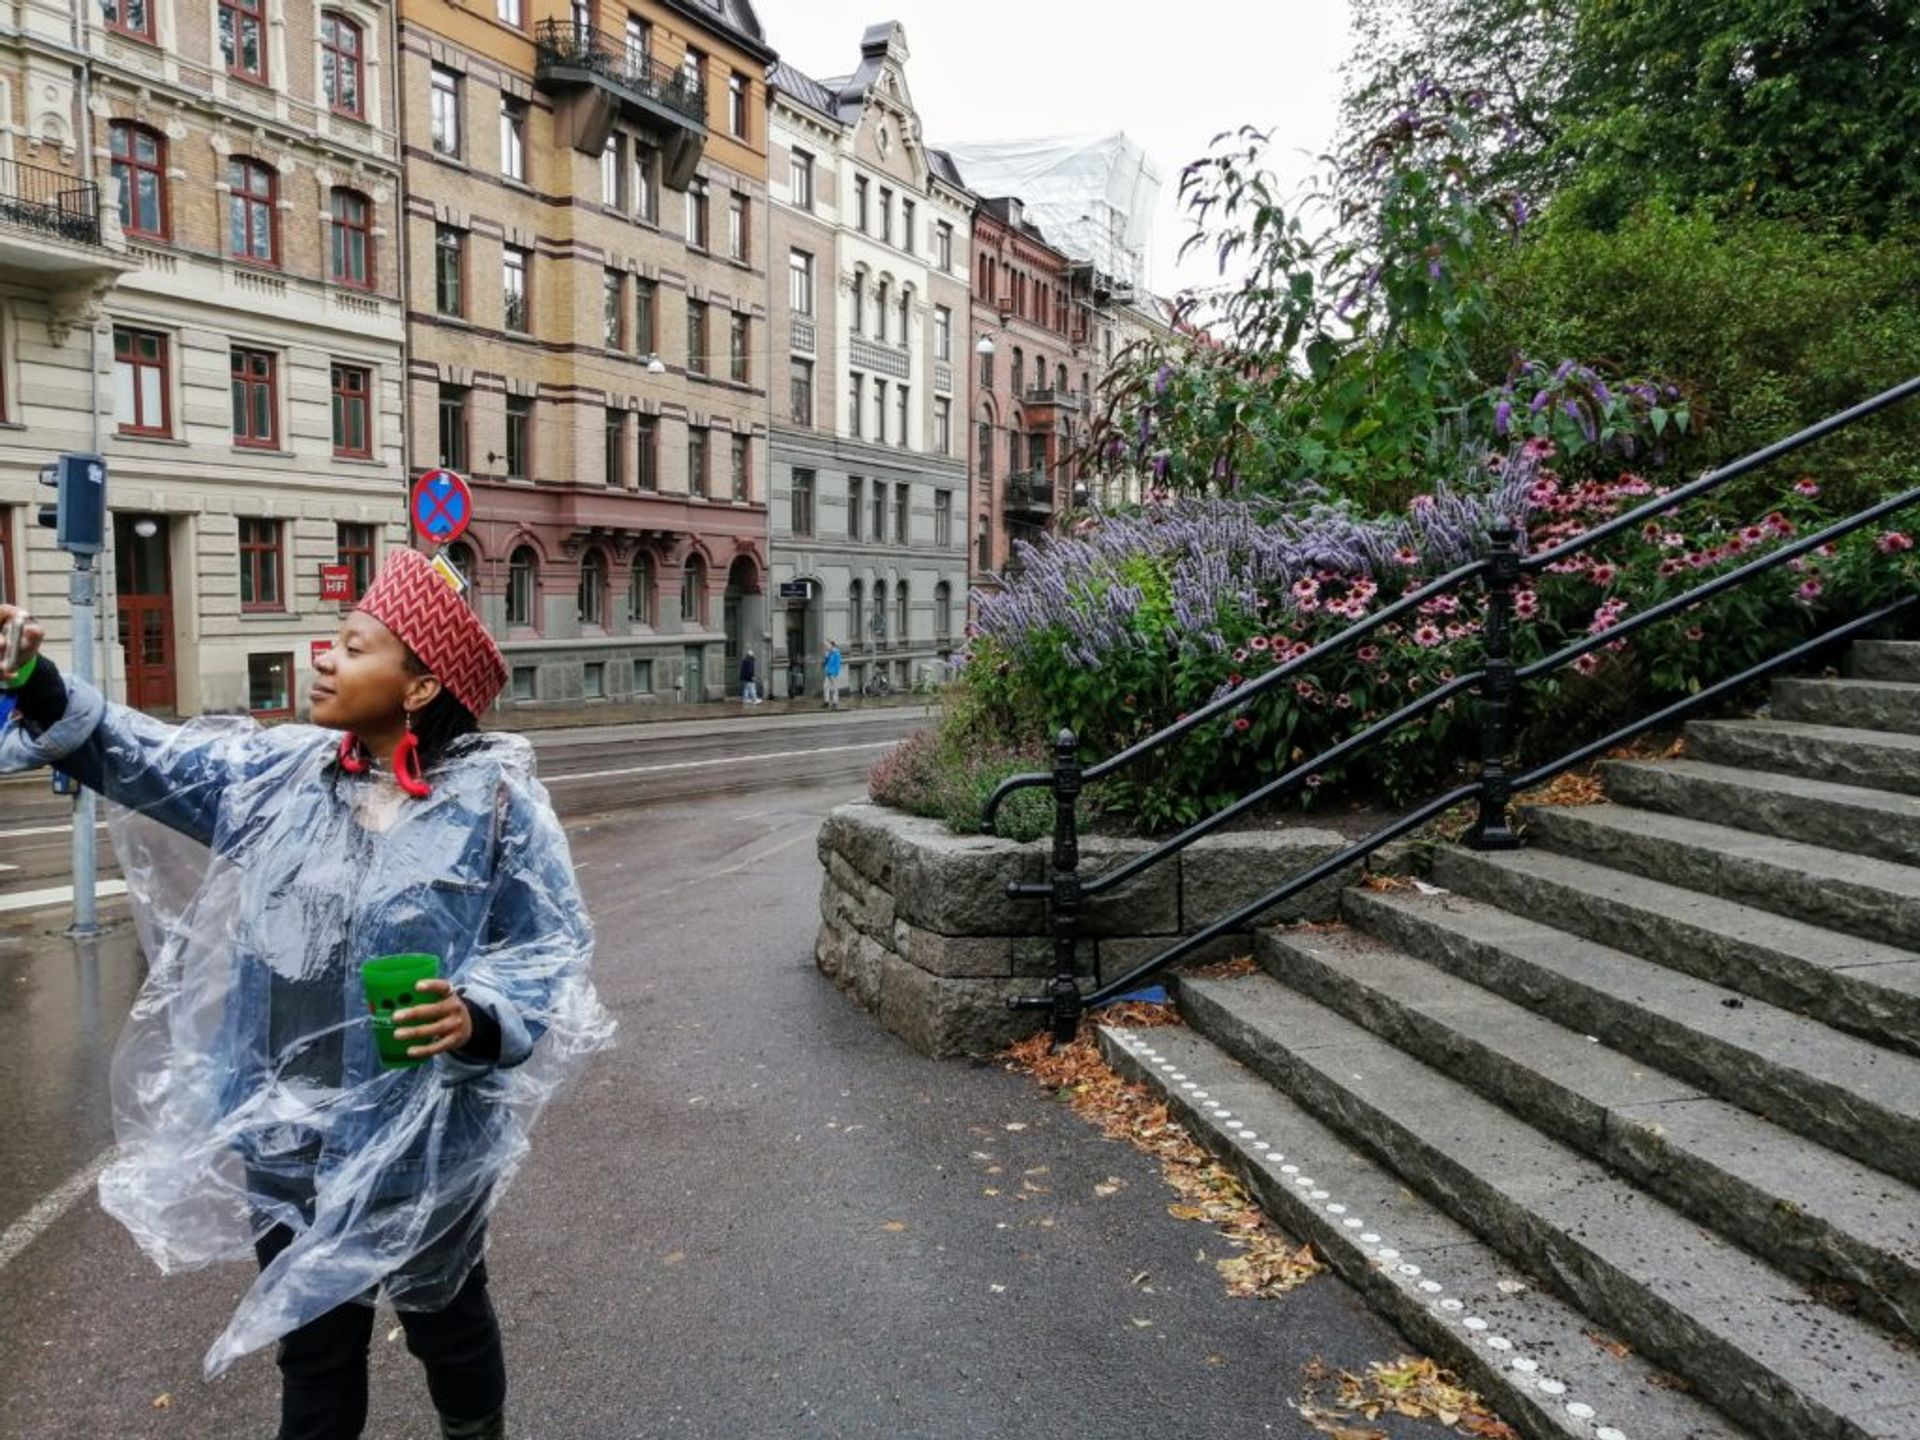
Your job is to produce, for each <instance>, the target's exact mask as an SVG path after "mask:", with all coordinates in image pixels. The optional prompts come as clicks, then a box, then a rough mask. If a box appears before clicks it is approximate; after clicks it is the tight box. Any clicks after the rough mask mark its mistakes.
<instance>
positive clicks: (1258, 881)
mask: <svg viewBox="0 0 1920 1440" xmlns="http://www.w3.org/2000/svg"><path fill="white" fill-rule="evenodd" d="M1345 843H1346V842H1345V841H1344V840H1342V838H1341V837H1340V836H1339V835H1337V834H1335V833H1334V832H1333V831H1330V830H1316V829H1306V828H1299V829H1286V830H1271V831H1242V832H1235V833H1233V834H1226V835H1211V836H1208V837H1207V838H1205V839H1203V840H1200V841H1196V842H1195V843H1194V844H1193V845H1191V846H1189V847H1188V848H1187V849H1186V850H1185V851H1183V852H1181V853H1180V854H1179V855H1177V856H1175V857H1173V858H1170V859H1168V860H1165V861H1162V862H1161V863H1160V864H1159V865H1157V866H1155V867H1154V868H1153V869H1151V870H1149V871H1147V872H1146V873H1145V874H1143V875H1140V876H1138V877H1136V878H1135V879H1133V880H1130V881H1129V882H1127V883H1126V884H1125V885H1123V886H1121V887H1119V888H1118V889H1116V890H1115V891H1113V892H1112V893H1111V894H1108V895H1102V896H1099V897H1097V898H1095V899H1093V900H1091V901H1090V902H1089V903H1088V905H1087V908H1086V910H1085V911H1084V912H1083V915H1082V921H1081V936H1082V938H1081V941H1080V963H1081V965H1082V966H1083V973H1086V974H1088V975H1091V974H1093V973H1094V970H1095V967H1096V966H1098V969H1099V973H1100V974H1101V975H1102V976H1103V977H1105V978H1109V979H1111V978H1112V977H1114V976H1116V975H1120V974H1123V973H1125V971H1126V970H1127V969H1128V968H1129V967H1131V966H1133V965H1137V964H1139V963H1141V962H1142V961H1145V960H1148V959H1151V958H1152V957H1153V956H1154V955H1156V954H1158V953H1159V952H1160V951H1162V950H1164V949H1165V948H1166V947H1167V946H1168V945H1170V944H1172V943H1173V941H1174V940H1176V939H1177V938H1179V937H1180V936H1182V935H1190V934H1194V933H1195V932H1197V931H1199V930H1202V929H1204V928H1206V927H1207V926H1208V925H1210V924H1212V923H1213V922H1214V921H1216V920H1218V919H1220V918H1221V917H1222V916H1224V915H1226V914H1228V913H1230V912H1231V911H1233V910H1234V909H1236V908H1238V907H1239V906H1241V905H1244V904H1246V903H1247V902H1248V901H1250V900H1253V899H1255V898H1256V897H1258V896H1259V895H1262V894H1264V893H1265V892H1267V891H1268V890H1271V889H1273V888H1274V887H1275V886H1276V885H1279V884H1281V883H1282V882H1283V881H1284V880H1285V879H1286V878H1287V877H1288V876H1290V875H1293V874H1296V873H1298V872H1299V871H1300V870H1303V869H1305V868H1307V867H1308V866H1310V865H1313V864H1315V863H1317V862H1318V861H1320V860H1323V859H1325V858H1326V857H1327V856H1329V855H1331V854H1334V853H1336V852H1337V851H1339V850H1340V849H1341V848H1343V846H1344V845H1345ZM1080 848H1081V862H1080V870H1081V875H1082V876H1083V878H1085V879H1088V880H1091V879H1093V878H1094V877H1096V876H1097V875H1099V874H1101V873H1102V872H1104V871H1106V870H1109V869H1111V868H1113V867H1114V866H1116V865H1120V864H1124V863H1125V862H1126V861H1127V860H1128V859H1130V858H1131V857H1132V856H1134V855H1137V854H1139V853H1140V852H1141V851H1143V850H1145V849H1147V848H1149V846H1148V844H1147V842H1145V841H1140V840H1118V839H1109V838H1094V839H1088V840H1085V841H1083V842H1082V843H1081V847H1080ZM819 850H820V863H821V867H822V869H823V871H824V872H825V873H824V875H823V878H822V883H821V890H820V933H819V937H818V939H817V940H816V942H815V945H814V960H815V962H816V963H817V964H818V965H819V967H820V969H821V971H822V972H823V973H824V974H826V975H827V976H828V977H829V978H830V979H832V980H833V981H834V982H835V983H836V984H837V985H839V986H840V988H841V989H843V990H845V991H846V992H847V993H848V994H849V995H851V996H852V997H853V998H854V999H855V1000H856V1001H857V1002H858V1003H859V1004H860V1005H862V1006H863V1007H865V1008H866V1009H868V1010H870V1011H872V1012H874V1013H875V1014H876V1015H878V1016H879V1018H880V1023H881V1024H883V1025H884V1026H886V1028H887V1029H889V1030H891V1031H892V1032H893V1033H894V1034H896V1035H899V1036H900V1037H901V1038H902V1039H904V1040H906V1041H907V1042H908V1043H909V1044H910V1045H912V1046H913V1047H914V1048H915V1049H916V1050H919V1051H921V1052H922V1053H923V1054H927V1055H962V1054H984V1053H988V1052H991V1051H994V1050H998V1049H1000V1048H1001V1047H1003V1046H1005V1045H1007V1044H1008V1043H1010V1042H1012V1041H1014V1040H1018V1039H1020V1038H1021V1037H1023V1036H1025V1035H1030V1034H1032V1033H1034V1032H1035V1031H1037V1030H1038V1029H1040V1028H1041V1026H1042V1025H1043V1024H1044V1023H1045V1017H1044V1014H1043V1013H1042V1012H1038V1011H1022V1012H1012V1011H1009V1010H1008V1009H1007V1003H1006V1002H1007V1000H1008V998H1009V997H1011V996H1015V995H1032V994H1038V993H1040V992H1041V991H1042V990H1043V989H1044V984H1043V983H1042V982H1043V981H1044V978H1045V977H1046V976H1049V975H1051V974H1052V973H1053V947H1052V943H1051V941H1050V940H1049V939H1048V936H1047V928H1046V918H1047V911H1046V902H1045V901H1044V900H1015V899H1010V898H1008V896H1007V884H1008V882H1009V881H1016V880H1017V881H1023V882H1039V881H1043V880H1045V879H1046V878H1047V863H1048V856H1049V854H1050V852H1051V842H1050V841H1046V840H1039V841H1033V842H1031V843H1028V844H1016V843H1014V842H1012V841H1008V840H997V839H994V838H992V837H990V836H984V835H955V834H953V833H952V832H950V831H949V830H948V829H947V828H946V827H945V826H944V825H942V824H941V823H940V822H939V821H937V820H925V819H920V818H918V817H916V816H912V815H904V814H901V813H900V812H899V811H896V810H889V809H887V808H886V807H884V806H881V805H875V804H872V803H870V802H864V801H863V802H859V803H856V804H851V805H843V806H841V807H839V808H838V809H837V810H835V811H834V812H833V813H832V815H830V816H829V817H828V818H827V822H826V824H825V825H823V826H822V827H821V829H820V837H819ZM1350 878H1351V877H1350V876H1345V875H1342V876H1335V877H1333V878H1332V879H1329V880H1326V881H1323V882H1322V883H1320V884H1318V885H1316V886H1314V887H1312V888H1311V889H1309V890H1307V891H1305V892H1304V893H1302V894H1300V895H1297V896H1295V897H1294V899H1293V900H1292V901H1290V902H1288V903H1287V904H1286V905H1283V906H1280V907H1278V908H1277V909H1275V910H1274V911H1272V912H1270V913H1268V914H1267V915H1265V916H1262V917H1260V920H1259V921H1258V922H1257V923H1261V924H1267V923H1272V922H1274V921H1280V920H1325V919H1331V918H1333V916H1334V913H1335V911H1336V909H1337V907H1338V899H1339V888H1340V886H1341V885H1342V884H1344V883H1346V881H1347V880H1348V879H1350ZM1250 949H1251V944H1250V941H1249V940H1248V938H1247V937H1246V935H1245V934H1244V932H1242V933H1240V934H1232V935H1225V936H1222V937H1220V938H1219V939H1217V940H1215V941H1214V942H1212V943H1211V944H1210V945H1208V946H1207V947H1205V948H1204V949H1203V950H1202V951H1201V953H1200V954H1199V955H1198V956H1196V957H1195V958H1196V959H1199V960H1218V959H1225V958H1227V957H1229V956H1232V955H1235V954H1244V953H1246V952H1247V951H1248V950H1250Z"/></svg>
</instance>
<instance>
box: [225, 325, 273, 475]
mask: <svg viewBox="0 0 1920 1440" xmlns="http://www.w3.org/2000/svg"><path fill="white" fill-rule="evenodd" d="M228 353H229V355H230V357H231V366H230V369H229V374H230V375H231V377H232V381H233V443H234V444H235V445H238V446H241V447H243V448H245V449H248V450H274V449H278V448H279V445H280V364H279V357H278V356H276V355H275V354H274V353H273V352H272V351H271V350H255V349H253V348H251V347H249V346H244V345H236V346H234V347H233V349H232V350H231V351H230V352H228ZM262 402H264V404H265V408H264V409H261V408H260V407H261V404H262ZM263 430H264V433H262V432H263Z"/></svg>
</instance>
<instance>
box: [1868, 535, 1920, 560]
mask: <svg viewBox="0 0 1920 1440" xmlns="http://www.w3.org/2000/svg"><path fill="white" fill-rule="evenodd" d="M1873 543H1874V548H1875V549H1876V550H1878V551H1879V552H1880V553H1881V554H1882V555H1898V554H1899V553H1900V552H1901V551H1902V550H1911V549H1912V548H1913V541H1912V539H1911V538H1909V537H1908V536H1906V535H1903V534H1902V533H1901V532H1900V531H1898V530H1889V531H1888V532H1887V533H1886V534H1884V535H1882V536H1881V537H1880V538H1879V539H1878V540H1876V541H1874V542H1873Z"/></svg>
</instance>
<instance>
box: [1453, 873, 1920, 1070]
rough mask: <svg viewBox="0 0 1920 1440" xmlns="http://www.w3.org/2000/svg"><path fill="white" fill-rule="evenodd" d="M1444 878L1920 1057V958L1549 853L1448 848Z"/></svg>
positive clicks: (1462, 889) (1463, 889)
mask: <svg viewBox="0 0 1920 1440" xmlns="http://www.w3.org/2000/svg"><path fill="white" fill-rule="evenodd" d="M1433 874H1434V879H1435V880H1436V881H1437V882H1438V883H1439V884H1441V885H1444V886H1446V887H1447V888H1449V889H1451V890H1455V891H1458V892H1459V893H1461V894H1463V895H1468V896H1472V897H1474V898H1476V899H1480V900H1485V901H1487V902H1488V903H1490V904H1493V905H1497V906H1499V907H1500V908H1501V909H1503V910H1508V911H1511V912H1513V913H1514V914H1516V915H1551V916H1552V917H1553V923H1554V924H1555V925H1556V926H1558V927H1559V928H1560V929H1561V930H1563V931H1569V932H1571V933H1573V934H1575V935H1579V936H1583V937H1585V938H1586V939H1589V940H1593V941H1597V942H1599V943H1600V944H1602V945H1607V946H1611V947H1614V948H1617V949H1620V950H1625V951H1629V952H1631V953H1633V954H1635V955H1639V956H1641V957H1643V958H1645V959H1648V960H1652V961H1655V962H1657V963H1658V964H1660V965H1662V966H1664V967H1666V968H1668V969H1670V970H1676V971H1681V972H1684V973H1685V974H1688V975H1692V976H1695V977H1697V978H1699V979H1702V980H1706V981H1708V982H1710V983H1711V984H1714V985H1721V986H1725V987H1726V988H1727V989H1728V990H1730V991H1734V992H1737V993H1736V994H1734V995H1730V996H1729V997H1727V998H1728V999H1738V998H1739V996H1741V995H1745V996H1751V997H1754V998H1755V999H1759V1000H1764V1001H1768V1002H1770V1003H1771V1004H1773V1005H1776V1006H1779V1007H1781V1008H1783V1009H1786V1010H1791V1011H1794V1012H1797V1013H1800V1014H1804V1015H1811V1016H1813V1017H1815V1018H1816V1019H1819V1020H1821V1021H1824V1022H1825V1023H1826V1024H1828V1025H1832V1026H1836V1027H1838V1028H1839V1029H1841V1030H1846V1031H1850V1032H1852V1033H1854V1034H1856V1035H1861V1036H1864V1037H1866V1038H1868V1039H1870V1040H1873V1041H1875V1042H1876V1043H1879V1044H1888V1045H1893V1046H1896V1047H1898V1048H1899V1049H1901V1050H1905V1051H1907V1052H1909V1053H1911V1054H1920V955H1915V954H1914V953H1913V952H1911V951H1909V950H1903V949H1900V948H1898V947H1896V946H1893V945H1885V944H1880V943H1877V942H1875V941H1871V940H1857V939H1854V938H1853V937H1851V936H1847V935H1838V934H1835V933H1834V932H1833V931H1831V930H1824V929H1821V928H1820V927H1819V926H1817V925H1808V924H1804V923H1802V922H1800V921H1797V920H1789V919H1786V918H1785V917H1784V916H1780V915H1774V914H1770V913H1769V912H1767V911H1765V910H1759V909H1756V908H1754V907H1753V906H1751V905H1742V904H1740V903H1738V902H1737V901H1731V900H1723V899H1721V898H1720V897H1718V896H1715V895H1702V894H1699V893H1697V892H1696V891H1692V890H1683V889H1680V888H1679V887H1678V886H1674V885H1665V884H1662V883H1660V882H1659V881H1655V880H1643V879H1641V878H1639V877H1637V876H1633V875H1629V874H1627V873H1625V872H1623V871H1620V870H1614V869H1610V868H1608V867H1607V866H1604V865H1595V864H1592V863H1590V862H1588V861H1585V860H1580V859H1576V858H1574V857H1573V856H1570V855H1559V854H1555V853H1553V852H1552V851H1547V850H1521V851H1517V852H1511V853H1508V854H1479V853H1476V852H1474V851H1471V850H1465V849H1462V848H1460V847H1458V846H1447V847H1445V848H1444V849H1442V850H1440V851H1438V852H1437V853H1436V854H1435V856H1434V868H1433Z"/></svg>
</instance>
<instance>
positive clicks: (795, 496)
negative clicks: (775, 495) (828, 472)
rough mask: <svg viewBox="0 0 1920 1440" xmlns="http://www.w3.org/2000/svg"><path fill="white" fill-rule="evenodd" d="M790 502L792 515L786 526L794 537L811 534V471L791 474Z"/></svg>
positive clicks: (799, 471) (796, 471)
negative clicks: (790, 529)
mask: <svg viewBox="0 0 1920 1440" xmlns="http://www.w3.org/2000/svg"><path fill="white" fill-rule="evenodd" d="M792 500H793V513H792V514H791V515H790V516H789V517H788V521H787V523H788V525H789V526H790V527H791V528H792V531H793V533H794V534H795V535H811V534H813V471H811V470H795V471H794V472H793V490H792Z"/></svg>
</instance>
